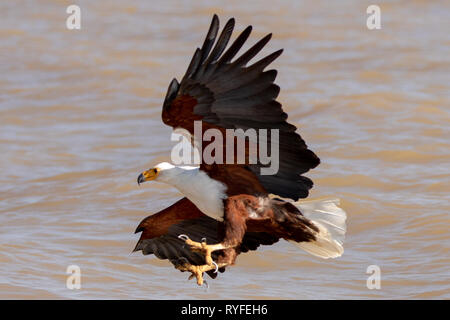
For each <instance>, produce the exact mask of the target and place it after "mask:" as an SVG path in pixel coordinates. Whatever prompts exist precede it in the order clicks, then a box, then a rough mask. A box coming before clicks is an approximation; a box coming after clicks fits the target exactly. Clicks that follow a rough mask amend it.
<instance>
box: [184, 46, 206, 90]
mask: <svg viewBox="0 0 450 320" xmlns="http://www.w3.org/2000/svg"><path fill="white" fill-rule="evenodd" d="M201 57H202V53H201V50H200V49H199V48H197V49H196V50H195V52H194V56H193V57H192V60H191V63H189V67H188V68H187V70H186V74H185V75H184V77H183V80H184V79H185V78H191V77H192V76H193V75H194V74H195V72H196V71H197V69H198V66H199V65H200V63H201ZM183 80H181V82H183Z"/></svg>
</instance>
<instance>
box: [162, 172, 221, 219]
mask: <svg viewBox="0 0 450 320" xmlns="http://www.w3.org/2000/svg"><path fill="white" fill-rule="evenodd" d="M157 180H159V181H161V182H166V183H168V184H170V185H172V186H174V187H175V188H177V189H178V190H179V191H180V192H181V193H182V194H184V195H185V196H186V197H187V198H188V199H189V200H191V201H192V203H194V204H195V205H196V207H197V208H198V209H199V210H200V211H202V212H203V213H204V214H206V215H207V216H209V217H211V218H213V219H216V220H219V221H223V199H225V198H226V197H227V195H226V190H227V187H226V185H224V184H223V183H221V182H219V181H217V180H214V179H211V178H210V177H209V176H208V175H207V174H206V173H205V172H203V171H201V170H199V168H197V167H187V166H182V167H175V166H173V167H172V168H170V169H166V170H161V172H160V173H159V176H158V179H157Z"/></svg>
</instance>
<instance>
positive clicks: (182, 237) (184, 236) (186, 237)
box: [178, 234, 189, 241]
mask: <svg viewBox="0 0 450 320" xmlns="http://www.w3.org/2000/svg"><path fill="white" fill-rule="evenodd" d="M178 239H181V240H184V241H187V240H189V237H188V236H187V235H185V234H180V235H179V236H178Z"/></svg>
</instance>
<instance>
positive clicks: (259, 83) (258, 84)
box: [162, 15, 320, 200]
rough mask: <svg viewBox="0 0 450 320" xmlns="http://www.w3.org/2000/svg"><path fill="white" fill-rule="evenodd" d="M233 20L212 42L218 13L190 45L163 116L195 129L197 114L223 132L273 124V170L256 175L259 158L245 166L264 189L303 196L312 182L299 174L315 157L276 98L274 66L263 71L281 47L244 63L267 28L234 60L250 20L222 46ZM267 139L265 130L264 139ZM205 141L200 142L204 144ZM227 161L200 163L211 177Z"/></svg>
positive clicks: (315, 161)
mask: <svg viewBox="0 0 450 320" xmlns="http://www.w3.org/2000/svg"><path fill="white" fill-rule="evenodd" d="M234 24H235V22H234V19H230V20H229V21H228V22H227V23H226V25H225V27H224V28H223V30H222V32H221V34H220V36H219V37H218V39H217V42H216V38H217V35H218V31H219V19H218V17H217V15H214V17H213V20H212V23H211V26H210V28H209V31H208V34H207V35H206V38H205V41H204V43H203V45H202V47H201V49H200V48H197V50H196V51H195V54H194V56H193V58H192V61H191V63H190V64H189V67H188V69H187V71H186V74H185V75H184V77H183V79H182V80H181V82H180V83H179V82H178V81H177V80H176V79H173V80H172V82H171V83H170V85H169V88H168V91H167V95H166V98H165V101H164V104H163V110H162V119H163V122H164V123H165V124H167V125H169V126H172V127H173V128H180V127H181V128H184V129H186V130H188V131H189V132H190V133H191V134H194V121H196V120H201V121H202V123H203V124H204V125H203V130H206V129H208V128H218V129H220V130H222V132H224V130H225V129H243V130H247V129H249V128H253V129H256V131H257V133H258V132H259V131H258V129H278V130H279V170H278V173H276V174H274V175H261V174H260V169H261V168H262V167H265V165H263V164H261V163H260V162H258V163H257V164H245V165H244V167H245V168H246V169H248V171H249V172H250V173H251V174H252V175H254V178H255V180H256V181H257V182H259V184H260V186H262V188H263V189H264V190H265V191H267V192H268V193H273V194H277V195H279V196H282V197H286V198H292V199H294V200H297V199H299V198H305V197H307V196H308V190H309V189H310V188H311V187H312V185H313V183H312V181H311V180H310V179H309V178H307V177H303V176H301V175H302V174H303V173H305V172H307V171H308V170H310V169H312V168H314V167H316V166H317V165H318V164H319V162H320V160H319V158H318V157H317V156H316V155H315V154H314V153H313V152H312V151H311V150H309V149H308V147H307V146H306V144H305V142H304V141H303V139H302V138H301V137H300V135H299V134H298V133H296V132H295V130H296V127H295V126H294V125H292V124H289V123H288V122H287V121H286V120H287V114H286V113H285V112H283V110H282V107H281V104H280V103H279V102H277V101H276V98H277V96H278V94H279V92H280V88H279V87H278V86H277V85H276V84H274V80H275V77H276V75H277V71H276V70H268V71H265V68H266V67H267V66H268V65H269V64H270V63H271V62H272V61H274V60H275V59H276V58H277V57H278V56H279V55H280V54H281V53H282V50H278V51H275V52H273V53H272V54H269V55H268V56H266V57H264V58H263V59H261V60H259V61H257V62H255V63H253V64H252V65H249V66H247V64H248V62H249V61H250V60H251V59H252V58H254V57H255V56H256V55H257V54H258V53H259V52H260V51H261V49H262V48H263V47H264V46H265V45H266V44H267V42H268V41H269V40H270V38H271V34H269V35H267V36H265V37H264V38H262V39H261V40H260V41H258V42H257V43H256V44H255V45H253V46H252V47H251V48H250V49H248V50H247V51H246V52H245V53H243V54H242V55H241V56H240V57H238V58H236V59H234V60H233V58H234V57H235V56H236V54H237V53H238V51H239V50H240V49H241V47H242V46H243V45H244V43H245V42H246V40H247V38H248V37H249V35H250V32H251V30H252V27H251V26H249V27H247V28H246V29H245V30H244V31H243V32H242V33H241V34H240V35H239V36H238V37H237V38H236V40H235V41H234V42H233V43H232V44H231V45H230V46H229V48H228V49H227V50H226V51H225V49H226V47H227V45H228V42H229V40H230V37H231V34H232V32H233V28H234ZM214 43H215V45H214ZM232 60H233V61H232ZM271 142H272V141H271V137H270V136H269V139H268V143H271ZM207 145H208V143H203V149H204V148H205V147H206V146H207ZM246 147H247V148H248V145H247V146H246ZM201 151H202V154H203V150H201ZM247 152H248V150H247ZM227 166H228V165H219V166H218V167H219V168H217V166H216V167H215V168H214V172H215V173H213V172H212V170H211V167H210V166H204V165H202V167H201V169H202V170H204V171H206V172H207V173H208V174H209V175H210V176H212V178H215V176H214V175H217V176H220V175H222V176H223V175H224V174H225V173H224V170H227V168H226V167H227ZM228 167H229V166H228ZM226 175H227V176H230V175H231V177H230V179H232V178H233V177H232V175H233V172H232V170H231V172H230V170H228V171H227V172H226ZM239 175H242V171H241V173H239ZM235 181H236V179H235ZM223 182H225V181H223Z"/></svg>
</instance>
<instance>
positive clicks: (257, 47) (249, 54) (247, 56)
mask: <svg viewBox="0 0 450 320" xmlns="http://www.w3.org/2000/svg"><path fill="white" fill-rule="evenodd" d="M271 38H272V34H271V33H269V34H268V35H267V36H265V37H264V38H262V39H261V40H259V41H258V42H257V43H256V44H254V45H253V47H251V48H250V49H248V50H247V51H246V52H245V53H244V54H243V55H242V56H240V57H239V58H238V59H236V61H234V62H233V66H237V67H240V66H245V65H246V64H247V63H248V62H249V61H250V60H251V59H252V58H253V57H254V56H256V55H257V54H258V52H260V51H261V49H262V48H264V46H265V45H266V44H267V42H269V41H270V39H271Z"/></svg>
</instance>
